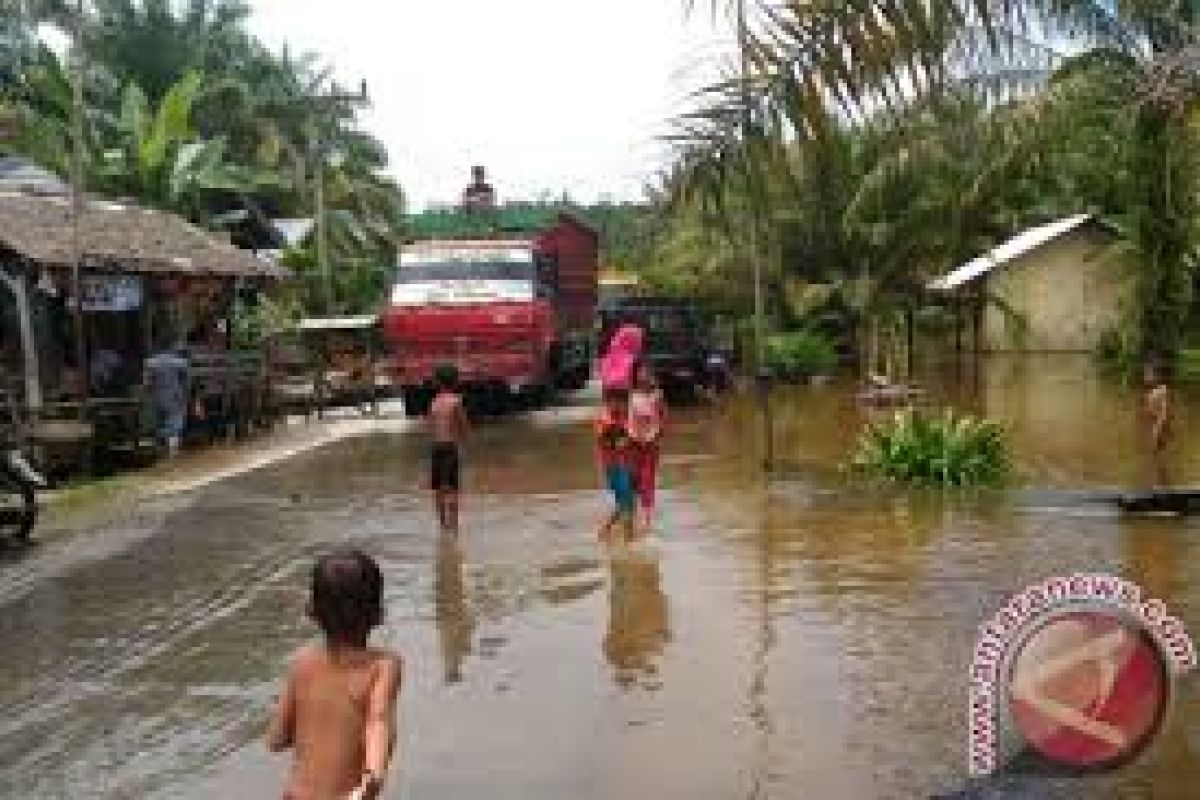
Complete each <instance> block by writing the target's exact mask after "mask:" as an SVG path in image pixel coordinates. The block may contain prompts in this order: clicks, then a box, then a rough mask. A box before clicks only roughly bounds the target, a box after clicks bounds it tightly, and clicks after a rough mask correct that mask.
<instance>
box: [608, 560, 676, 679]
mask: <svg viewBox="0 0 1200 800" xmlns="http://www.w3.org/2000/svg"><path fill="white" fill-rule="evenodd" d="M608 569H609V576H610V577H609V587H608V628H607V630H606V631H605V634H604V645H603V650H604V657H605V658H606V659H607V660H608V663H609V664H611V665H612V667H613V679H614V680H615V681H616V683H617V685H618V686H621V687H622V688H631V687H633V686H635V685H636V686H640V687H641V688H645V689H655V688H657V687H658V685H659V681H658V656H659V655H660V654H661V653H662V649H663V646H664V645H665V644H666V643H667V641H668V640H669V639H670V637H671V629H670V624H669V622H668V614H667V596H666V595H665V594H663V590H662V574H661V572H660V570H659V566H658V559H657V558H656V557H655V556H654V555H652V554H651V555H647V554H646V553H645V552H636V551H624V552H618V553H615V554H614V555H613V556H612V558H610V559H609V562H608Z"/></svg>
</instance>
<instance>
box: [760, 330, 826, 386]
mask: <svg viewBox="0 0 1200 800" xmlns="http://www.w3.org/2000/svg"><path fill="white" fill-rule="evenodd" d="M766 347H767V352H766V366H767V369H769V370H770V371H771V372H772V374H774V375H775V376H777V377H780V378H784V379H787V380H796V379H804V378H809V377H812V376H814V375H828V374H829V373H831V372H833V370H834V369H836V368H837V362H838V356H837V350H836V349H835V348H834V346H833V343H832V342H830V341H829V340H828V339H826V338H825V337H823V336H821V335H820V334H818V333H814V332H812V331H806V330H799V331H791V332H789V333H777V334H774V335H772V336H770V337H768V338H767V344H766Z"/></svg>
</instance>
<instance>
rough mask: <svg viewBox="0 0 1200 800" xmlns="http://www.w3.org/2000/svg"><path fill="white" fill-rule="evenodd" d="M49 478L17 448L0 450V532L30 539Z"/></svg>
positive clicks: (21, 538)
mask: <svg viewBox="0 0 1200 800" xmlns="http://www.w3.org/2000/svg"><path fill="white" fill-rule="evenodd" d="M45 488H46V479H45V478H44V477H42V475H41V474H40V473H39V472H38V471H37V470H36V469H34V468H33V466H32V465H30V463H29V462H28V461H27V460H26V459H25V455H24V454H23V453H22V452H21V451H20V450H17V449H6V450H2V451H0V533H5V534H8V535H10V536H12V537H13V538H14V539H16V540H17V541H18V542H26V541H28V540H29V535H30V533H32V532H33V526H34V524H35V523H36V522H37V493H38V491H39V490H41V489H45Z"/></svg>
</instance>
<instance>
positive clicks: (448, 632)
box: [0, 359, 1200, 800]
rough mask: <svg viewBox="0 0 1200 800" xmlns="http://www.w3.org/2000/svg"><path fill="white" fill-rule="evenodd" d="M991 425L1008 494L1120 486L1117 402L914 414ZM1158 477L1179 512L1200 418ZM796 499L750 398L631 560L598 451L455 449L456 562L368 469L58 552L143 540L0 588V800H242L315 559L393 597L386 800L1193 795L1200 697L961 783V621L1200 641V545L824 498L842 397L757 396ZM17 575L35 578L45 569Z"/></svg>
mask: <svg viewBox="0 0 1200 800" xmlns="http://www.w3.org/2000/svg"><path fill="white" fill-rule="evenodd" d="M934 395H935V397H939V398H953V399H954V400H955V401H956V402H958V403H960V404H963V405H966V406H969V407H972V408H975V409H977V410H983V411H986V412H987V413H988V414H989V415H990V416H993V417H995V418H997V419H999V420H1001V421H1003V422H1005V423H1006V424H1007V425H1009V426H1010V428H1011V430H1012V436H1013V441H1014V444H1015V446H1016V450H1017V453H1018V456H1019V460H1020V466H1021V473H1020V477H1019V480H1018V482H1019V484H1021V485H1023V486H1028V487H1039V488H1041V487H1051V488H1060V489H1068V488H1087V487H1103V486H1114V485H1123V484H1129V483H1131V482H1136V481H1137V480H1138V475H1139V467H1138V464H1137V457H1136V456H1137V453H1136V447H1135V438H1134V435H1133V431H1134V429H1133V424H1134V423H1133V419H1134V417H1133V411H1132V409H1133V402H1134V398H1133V397H1132V396H1131V395H1129V394H1128V393H1127V392H1125V391H1123V390H1121V389H1120V388H1119V387H1114V386H1112V385H1111V384H1107V383H1104V382H1103V381H1100V380H1099V379H1097V378H1096V377H1095V376H1094V375H1093V374H1092V373H1091V372H1090V370H1089V369H1088V367H1087V365H1086V364H1085V363H1082V362H1080V361H1077V360H1067V359H1026V360H1014V361H1000V360H993V361H991V362H988V364H987V366H986V369H985V370H983V372H982V373H981V374H979V375H966V376H958V378H955V379H954V380H949V379H948V380H947V383H945V384H944V385H936V386H935V387H934ZM1178 406H1179V411H1180V413H1179V418H1178V426H1177V430H1178V432H1179V437H1178V441H1177V443H1176V447H1175V448H1174V450H1173V453H1172V466H1173V469H1174V472H1175V476H1176V479H1177V480H1178V481H1180V482H1184V483H1186V482H1194V483H1200V463H1198V461H1197V455H1200V452H1198V451H1200V392H1193V391H1189V390H1187V389H1181V390H1180V392H1179V397H1178ZM774 407H775V411H776V415H777V418H776V437H777V439H776V442H777V449H778V452H779V454H780V458H781V460H782V461H784V462H786V464H785V467H786V469H785V475H786V477H784V478H781V479H778V480H776V481H773V482H771V483H770V484H766V483H764V482H763V481H762V480H761V478H760V477H759V475H758V472H757V470H756V468H755V463H756V450H755V438H754V437H755V434H756V430H757V427H756V422H755V417H754V414H753V408H752V406H751V405H750V404H748V403H747V402H745V401H744V400H734V401H732V402H730V403H729V404H728V405H726V406H723V407H720V408H715V409H709V408H700V409H693V410H687V411H681V412H679V414H678V415H677V421H676V424H675V426H674V427H673V429H672V436H671V440H670V444H669V452H668V454H667V456H666V459H665V466H664V482H665V491H664V493H663V498H662V511H661V516H662V520H661V526H660V527H661V531H660V534H659V536H658V537H657V539H656V541H655V542H654V543H652V545H651V546H649V547H643V548H639V549H637V550H634V551H618V552H609V551H605V550H603V549H602V548H600V547H599V546H598V545H597V543H596V542H595V537H594V526H595V523H596V520H597V518H598V515H599V514H600V512H601V511H602V508H603V506H602V497H601V496H600V495H599V493H598V492H597V491H596V489H595V488H594V482H595V476H594V471H593V467H592V465H591V461H590V451H589V442H588V428H587V425H586V423H585V422H584V421H582V420H580V419H579V418H578V416H579V415H578V414H564V419H563V420H561V421H559V422H557V423H554V424H533V423H531V422H529V421H527V420H521V419H513V420H508V421H504V422H501V423H496V424H489V425H486V426H484V427H482V428H480V429H479V430H478V431H477V435H476V437H475V441H474V442H473V444H472V446H471V449H470V453H469V460H468V463H469V473H468V474H469V484H470V489H471V493H470V498H469V501H468V504H467V515H466V526H465V532H464V535H463V537H462V540H461V541H460V542H459V543H458V545H457V546H455V545H453V544H451V543H448V542H445V541H442V540H439V538H438V536H437V535H436V534H435V533H434V531H433V529H432V527H431V525H430V522H429V515H428V512H427V509H426V501H425V498H424V497H423V496H422V494H421V493H420V491H419V482H420V480H421V469H420V464H421V456H422V445H421V443H420V440H419V438H417V437H415V436H411V435H403V434H378V435H371V436H364V437H359V438H355V439H351V440H347V441H343V442H341V443H339V444H336V445H332V446H329V447H327V448H324V449H322V450H319V451H314V452H310V453H307V454H304V455H301V456H297V457H295V458H293V459H291V460H289V461H286V462H284V463H281V464H277V465H275V466H273V467H269V468H266V469H262V470H259V471H257V472H254V473H252V474H249V475H245V476H242V477H239V478H235V479H231V480H227V481H224V482H221V483H218V484H214V485H212V486H208V487H206V488H203V489H200V490H197V491H195V492H192V493H190V494H187V495H184V496H182V497H180V498H176V500H175V501H173V502H172V503H171V504H169V505H167V506H163V505H162V504H159V505H157V506H155V507H154V508H153V509H151V510H149V511H146V512H145V513H134V514H132V516H130V517H129V518H128V519H126V520H125V521H123V522H121V523H114V526H113V527H112V528H111V529H109V528H99V529H96V530H93V531H89V532H87V533H85V534H81V536H85V537H105V536H119V535H127V534H128V533H129V530H128V528H129V527H130V526H138V525H142V526H145V527H146V530H144V531H141V532H140V534H141V535H139V536H136V537H131V539H130V542H131V543H130V544H129V546H127V547H124V548H118V551H117V552H104V551H102V550H101V551H98V555H97V557H95V558H92V559H83V560H81V561H80V562H79V563H75V564H72V565H70V566H69V567H65V568H64V569H62V570H58V571H54V570H48V571H46V572H45V576H44V577H43V578H40V579H39V580H37V581H35V582H33V583H32V585H26V584H22V583H21V579H20V575H21V571H22V561H21V559H20V558H17V559H11V558H10V559H8V560H6V561H4V563H3V566H2V567H0V590H3V589H5V588H6V587H8V588H9V589H12V588H13V587H17V588H18V589H19V591H16V590H13V591H9V592H8V593H7V594H5V593H3V592H0V598H2V599H0V796H3V797H14V798H17V797H20V798H93V797H95V798H101V797H103V798H142V797H154V798H264V797H275V796H278V787H279V785H280V778H281V775H282V773H283V770H284V769H285V764H286V762H285V761H284V760H282V759H280V758H275V757H271V756H269V755H268V754H267V753H266V752H265V751H264V749H263V748H262V747H261V745H259V744H258V742H257V739H256V737H257V736H258V735H259V733H260V731H261V728H262V725H263V721H264V718H265V716H266V715H267V713H268V711H269V709H270V705H271V702H272V699H273V694H274V691H275V689H276V687H277V680H278V676H279V675H280V673H281V671H282V669H283V666H284V664H285V662H286V658H287V655H288V653H289V652H290V651H292V650H293V649H294V648H295V647H296V646H298V645H299V644H301V643H303V642H305V641H306V640H307V639H308V638H309V637H311V635H312V632H313V631H312V628H311V627H310V625H309V624H308V623H307V622H306V621H305V619H304V617H303V613H302V611H303V605H304V600H305V597H304V592H305V588H306V587H305V582H306V579H307V570H308V568H309V566H310V564H311V561H312V558H313V556H314V555H315V554H317V553H320V552H322V551H324V550H326V549H328V548H329V547H331V546H333V545H336V544H339V543H345V542H349V543H353V544H355V545H357V546H360V547H363V548H365V549H367V550H369V551H370V552H372V553H373V554H375V555H376V556H377V557H378V558H379V560H380V561H381V563H382V565H383V568H384V571H385V576H386V581H387V620H386V622H385V624H384V626H383V628H382V629H381V631H380V632H379V638H380V640H381V641H382V642H384V643H386V644H388V645H391V646H394V647H396V648H398V649H400V650H401V651H403V653H404V655H405V657H406V659H407V670H408V671H407V676H406V684H405V687H404V693H403V701H402V735H401V747H400V755H399V759H398V761H399V766H398V767H397V769H396V771H395V773H394V776H393V784H392V789H391V794H389V796H391V797H409V798H429V799H431V800H459V799H460V798H493V799H498V800H506V799H507V798H512V800H527V799H528V798H551V799H555V800H557V799H558V798H562V799H564V800H567V799H570V798H581V799H589V798H597V799H599V798H658V799H660V800H669V799H671V798H689V799H691V798H714V800H716V799H722V800H723V799H724V798H745V799H746V800H751V799H752V798H909V797H928V796H930V795H932V794H941V793H953V792H960V791H963V790H969V791H970V792H974V794H967V795H963V796H981V797H993V796H994V797H1031V798H1041V797H1067V798H1075V797H1080V798H1107V797H1113V798H1118V797H1119V798H1143V797H1144V798H1167V800H1171V798H1191V797H1196V796H1200V793H1198V792H1200V790H1197V789H1196V787H1197V786H1200V759H1197V754H1198V753H1197V749H1198V748H1200V716H1197V712H1198V711H1200V699H1198V697H1197V687H1196V685H1195V684H1194V682H1193V681H1192V680H1191V679H1190V678H1189V679H1184V681H1183V682H1182V683H1181V685H1180V687H1179V693H1178V697H1177V701H1176V703H1175V707H1174V709H1173V711H1172V713H1171V716H1170V718H1169V720H1168V723H1167V727H1166V729H1165V731H1164V733H1163V735H1162V736H1161V737H1160V738H1159V740H1158V741H1157V742H1156V743H1155V745H1154V746H1153V747H1152V748H1151V749H1150V750H1149V751H1148V752H1147V753H1145V754H1144V755H1143V756H1142V757H1141V758H1140V759H1138V761H1137V762H1136V763H1134V764H1133V765H1131V766H1129V767H1127V768H1125V769H1123V770H1121V771H1119V772H1117V773H1113V774H1109V775H1103V776H1096V777H1089V778H1077V779H1065V778H1059V777H1050V776H1044V775H1038V774H1029V773H1026V772H1017V773H1013V774H1005V775H1001V776H998V777H996V778H994V779H990V780H987V781H983V782H974V783H971V782H968V781H967V780H966V778H965V772H966V753H965V750H966V731H965V724H964V719H965V713H966V697H967V693H966V690H967V671H968V666H969V660H970V652H971V649H972V646H973V641H972V637H973V633H974V630H975V627H976V626H977V625H978V623H979V622H980V621H981V620H982V619H983V618H984V617H985V616H986V615H988V614H989V613H991V611H993V610H994V609H995V608H996V607H997V606H998V605H999V604H1000V603H1001V602H1003V600H1004V599H1005V598H1006V596H1007V595H1008V594H1010V593H1012V592H1014V591H1016V590H1017V589H1019V588H1020V587H1022V586H1023V585H1025V584H1028V583H1031V582H1033V581H1036V580H1039V579H1041V578H1044V577H1047V576H1049V575H1052V574H1056V573H1062V572H1074V571H1078V570H1085V571H1110V572H1113V573H1117V574H1120V575H1123V576H1125V577H1128V578H1130V579H1133V580H1135V581H1137V582H1139V583H1141V584H1142V586H1143V587H1145V589H1146V590H1147V592H1148V593H1149V594H1151V595H1153V596H1155V597H1158V598H1160V599H1162V600H1164V601H1165V602H1166V603H1167V604H1168V605H1169V607H1170V608H1171V611H1172V612H1173V613H1174V614H1175V615H1177V616H1178V617H1179V618H1180V619H1181V620H1182V621H1183V622H1184V623H1185V624H1187V625H1188V626H1189V628H1190V629H1192V630H1193V631H1200V580H1198V579H1200V575H1197V573H1198V572H1200V569H1198V567H1197V566H1196V565H1197V564H1198V563H1200V561H1198V557H1200V523H1196V522H1191V521H1182V520H1173V519H1123V518H1120V517H1118V516H1116V515H1115V514H1113V513H1111V511H1109V510H1108V509H1107V508H1105V507H1103V506H1097V505H1088V504H1079V503H1073V502H1070V496H1069V495H1064V497H1066V499H1065V500H1061V501H1060V499H1056V498H1057V497H1058V495H1055V494H1047V495H1045V496H1042V495H1038V497H1037V499H1036V501H1029V500H1028V498H1023V496H1022V495H1021V493H1019V492H1009V493H978V494H972V495H966V496H963V495H959V496H944V495H941V494H939V493H934V492H897V491H882V490H876V489H871V488H869V487H865V486H861V485H858V484H855V483H852V482H849V481H847V480H846V479H845V478H844V477H843V476H842V475H841V474H840V473H839V471H838V468H837V467H838V465H839V464H840V463H841V462H842V461H843V460H844V459H845V457H846V455H847V450H848V447H849V445H850V443H851V442H852V441H853V437H854V432H855V431H856V430H857V429H858V427H859V426H860V425H861V424H862V419H863V414H862V412H861V411H860V410H859V409H858V408H856V406H855V404H854V403H853V402H851V401H850V399H849V392H848V390H847V388H846V387H845V386H841V385H833V386H827V387H822V388H813V389H796V390H791V391H787V392H781V393H779V394H778V395H777V396H776V397H775V404H774ZM38 557H39V556H38V555H37V554H36V553H35V554H32V555H30V556H29V557H28V558H38Z"/></svg>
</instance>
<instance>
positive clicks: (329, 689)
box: [287, 646, 399, 800]
mask: <svg viewBox="0 0 1200 800" xmlns="http://www.w3.org/2000/svg"><path fill="white" fill-rule="evenodd" d="M398 678H399V675H398V664H397V660H396V658H395V657H394V656H392V655H389V654H387V653H383V652H380V651H377V650H372V649H365V650H359V651H356V652H343V653H333V652H331V651H329V650H328V649H327V648H325V647H321V646H316V647H311V648H308V649H306V650H303V651H301V653H300V654H299V655H298V656H297V658H296V663H295V665H294V666H293V668H292V683H293V686H294V687H295V691H296V706H295V708H296V712H295V713H296V719H295V741H294V745H293V746H294V748H295V752H296V758H295V761H294V762H293V765H292V774H291V779H290V780H289V781H288V795H287V796H289V797H291V798H295V800H308V798H312V799H313V800H324V799H325V798H330V799H331V800H333V799H334V798H336V800H345V798H346V797H348V796H349V795H350V794H351V792H353V791H354V790H355V789H357V788H358V787H359V785H360V784H361V782H362V778H363V771H364V764H365V761H366V730H367V726H368V723H370V722H371V716H372V715H373V714H375V715H378V714H379V712H380V709H379V708H378V707H377V704H375V705H373V703H372V697H373V696H375V695H379V694H381V693H382V694H390V693H391V692H390V690H389V688H388V687H389V685H395V684H396V682H397V681H398Z"/></svg>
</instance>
